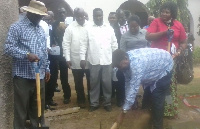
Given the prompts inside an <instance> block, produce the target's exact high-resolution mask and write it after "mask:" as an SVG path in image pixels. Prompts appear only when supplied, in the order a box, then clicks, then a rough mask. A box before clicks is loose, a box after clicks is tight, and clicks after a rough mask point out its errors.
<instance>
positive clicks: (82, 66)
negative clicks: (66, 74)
mask: <svg viewBox="0 0 200 129" xmlns="http://www.w3.org/2000/svg"><path fill="white" fill-rule="evenodd" d="M80 66H81V68H82V69H85V66H86V61H85V60H81V62H80Z"/></svg>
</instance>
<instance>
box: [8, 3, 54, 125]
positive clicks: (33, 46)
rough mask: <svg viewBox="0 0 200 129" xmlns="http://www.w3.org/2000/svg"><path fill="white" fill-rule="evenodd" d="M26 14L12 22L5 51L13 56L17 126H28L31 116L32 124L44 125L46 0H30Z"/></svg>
mask: <svg viewBox="0 0 200 129" xmlns="http://www.w3.org/2000/svg"><path fill="white" fill-rule="evenodd" d="M22 8H23V9H24V10H25V11H27V14H26V16H25V17H24V18H23V19H21V20H20V21H18V22H16V23H14V24H13V25H11V27H10V29H9V32H8V37H7V40H6V43H5V53H6V54H7V55H10V56H11V57H12V58H13V69H12V71H13V84H14V125H13V126H14V129H25V122H26V119H27V115H28V117H29V118H30V121H31V125H32V127H38V123H39V122H40V123H41V125H42V126H45V125H44V97H45V95H44V94H45V86H44V83H45V81H48V80H49V78H50V74H49V68H48V67H49V61H48V56H47V45H46V39H45V35H44V30H43V29H42V28H41V27H40V26H39V25H38V23H39V22H40V20H41V19H42V17H43V16H44V15H47V14H46V11H47V9H46V7H45V5H44V3H42V2H39V1H33V0H32V1H30V4H29V6H25V7H22ZM36 61H39V63H40V68H39V74H40V84H41V85H40V91H41V118H42V122H41V121H39V119H38V113H37V99H36V80H35V79H36V77H35V68H34V65H36V64H37V63H36Z"/></svg>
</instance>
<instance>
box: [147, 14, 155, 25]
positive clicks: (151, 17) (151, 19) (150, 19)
mask: <svg viewBox="0 0 200 129" xmlns="http://www.w3.org/2000/svg"><path fill="white" fill-rule="evenodd" d="M154 19H155V17H154V16H149V17H148V25H150V24H151V22H152V21H153V20H154Z"/></svg>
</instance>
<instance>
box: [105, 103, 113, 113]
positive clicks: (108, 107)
mask: <svg viewBox="0 0 200 129" xmlns="http://www.w3.org/2000/svg"><path fill="white" fill-rule="evenodd" d="M104 109H105V110H106V111H107V112H111V111H112V107H111V105H108V106H104Z"/></svg>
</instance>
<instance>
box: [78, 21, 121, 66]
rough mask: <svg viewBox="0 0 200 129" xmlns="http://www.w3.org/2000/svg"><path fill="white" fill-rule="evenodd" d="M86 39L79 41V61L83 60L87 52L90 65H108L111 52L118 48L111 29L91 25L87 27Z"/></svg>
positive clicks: (110, 60)
mask: <svg viewBox="0 0 200 129" xmlns="http://www.w3.org/2000/svg"><path fill="white" fill-rule="evenodd" d="M87 39H88V40H84V39H83V40H81V46H80V58H81V60H85V55H86V52H87V60H88V61H89V62H90V64H92V65H110V64H111V63H112V52H113V51H114V50H116V49H117V47H118V44H117V39H116V37H115V33H114V30H113V28H112V27H111V26H110V25H106V24H103V25H102V26H97V25H95V24H94V23H93V24H92V25H90V26H88V27H87Z"/></svg>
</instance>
